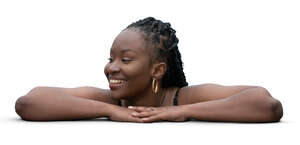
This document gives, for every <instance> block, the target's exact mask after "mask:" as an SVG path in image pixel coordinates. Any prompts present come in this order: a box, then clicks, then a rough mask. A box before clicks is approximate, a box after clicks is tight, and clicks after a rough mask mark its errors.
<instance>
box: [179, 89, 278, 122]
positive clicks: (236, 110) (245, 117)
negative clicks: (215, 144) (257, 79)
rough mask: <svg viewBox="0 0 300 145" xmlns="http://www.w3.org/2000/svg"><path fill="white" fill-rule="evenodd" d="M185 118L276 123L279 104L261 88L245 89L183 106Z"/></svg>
mask: <svg viewBox="0 0 300 145" xmlns="http://www.w3.org/2000/svg"><path fill="white" fill-rule="evenodd" d="M182 109H183V110H185V113H186V114H187V118H193V119H197V120H207V121H229V122H277V121H279V120H280V119H281V118H282V116H283V109H282V105H281V103H280V102H279V101H278V100H276V99H274V98H273V97H272V96H271V95H270V93H269V92H268V91H267V90H266V89H265V88H263V87H254V88H250V89H246V90H244V91H241V92H239V93H237V94H234V95H232V96H229V97H227V98H224V99H219V100H213V101H207V102H202V103H194V104H188V105H183V106H182Z"/></svg>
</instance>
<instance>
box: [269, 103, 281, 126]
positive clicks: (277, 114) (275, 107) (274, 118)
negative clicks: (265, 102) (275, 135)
mask: <svg viewBox="0 0 300 145" xmlns="http://www.w3.org/2000/svg"><path fill="white" fill-rule="evenodd" d="M270 106H271V108H270V114H271V115H270V116H271V117H270V118H271V119H270V121H271V122H279V121H280V119H281V118H282V116H283V108H282V104H281V103H280V101H278V100H276V99H274V100H273V101H272V103H271V105H270Z"/></svg>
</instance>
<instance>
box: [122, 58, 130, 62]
mask: <svg viewBox="0 0 300 145" xmlns="http://www.w3.org/2000/svg"><path fill="white" fill-rule="evenodd" d="M131 61H132V60H131V59H128V58H123V59H122V62H124V63H129V62H131Z"/></svg>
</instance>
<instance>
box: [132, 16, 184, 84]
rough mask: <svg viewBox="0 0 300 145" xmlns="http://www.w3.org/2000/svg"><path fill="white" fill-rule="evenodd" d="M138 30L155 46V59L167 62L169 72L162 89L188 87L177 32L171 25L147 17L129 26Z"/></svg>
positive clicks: (166, 74)
mask: <svg viewBox="0 0 300 145" xmlns="http://www.w3.org/2000/svg"><path fill="white" fill-rule="evenodd" d="M128 28H137V29H139V30H140V31H142V32H144V33H145V34H146V38H145V39H146V40H147V41H148V42H151V44H152V46H154V48H155V49H154V52H155V53H154V54H155V59H156V60H159V61H166V64H167V70H166V72H165V74H164V76H163V78H162V88H168V87H184V86H187V85H188V83H187V82H186V78H185V75H184V72H183V63H182V60H181V54H180V52H179V50H178V45H177V44H178V42H179V40H178V38H177V37H176V34H175V33H176V31H175V30H174V29H173V28H171V24H170V23H164V22H162V21H160V20H156V19H155V18H153V17H147V18H145V19H142V20H139V21H137V22H134V23H132V24H130V25H129V26H127V28H126V29H128Z"/></svg>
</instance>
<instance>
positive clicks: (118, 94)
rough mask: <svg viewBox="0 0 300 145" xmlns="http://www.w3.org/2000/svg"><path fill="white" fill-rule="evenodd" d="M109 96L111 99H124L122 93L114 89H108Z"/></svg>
mask: <svg viewBox="0 0 300 145" xmlns="http://www.w3.org/2000/svg"><path fill="white" fill-rule="evenodd" d="M110 97H112V98H113V99H116V100H121V99H125V95H124V93H122V92H120V91H114V90H110Z"/></svg>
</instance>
